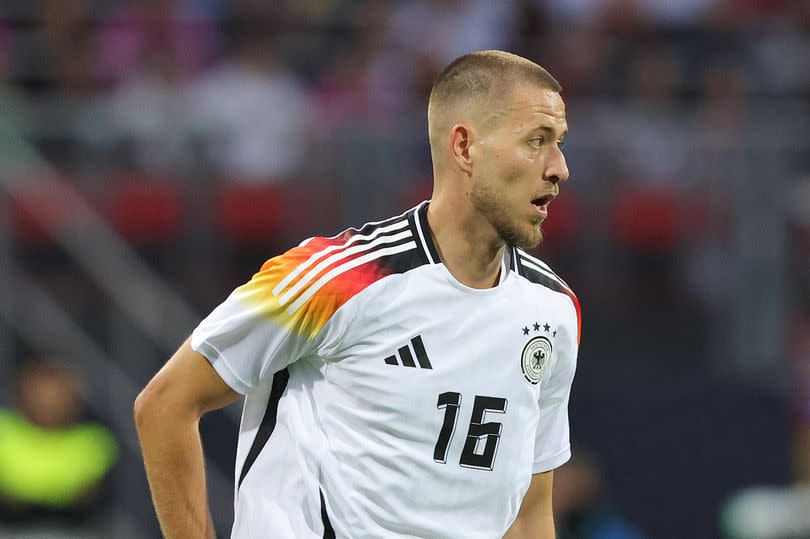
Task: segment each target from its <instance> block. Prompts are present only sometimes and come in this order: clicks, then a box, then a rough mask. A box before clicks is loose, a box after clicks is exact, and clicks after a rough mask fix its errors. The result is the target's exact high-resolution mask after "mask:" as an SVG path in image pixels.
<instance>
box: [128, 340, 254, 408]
mask: <svg viewBox="0 0 810 539" xmlns="http://www.w3.org/2000/svg"><path fill="white" fill-rule="evenodd" d="M239 397H240V395H239V393H237V392H236V391H234V390H233V389H231V387H230V386H229V385H228V384H227V383H225V381H224V380H223V379H222V377H220V375H219V374H218V373H217V371H216V370H214V368H213V367H212V366H211V364H210V363H209V361H208V359H206V358H205V356H203V355H202V354H200V353H199V352H195V351H194V350H193V349H192V348H191V344H190V340H186V342H184V343H183V344H182V345H181V346H180V348H179V349H178V350H177V352H175V354H174V355H173V356H172V357H171V359H169V361H168V362H166V364H165V365H164V366H163V368H161V369H160V371H158V373H157V374H156V375H155V377H154V378H153V379H152V380H151V381H150V382H149V384H148V385H147V386H146V388H145V389H144V390H143V392H142V393H141V395H140V396H139V397H138V400H139V401H140V404H141V405H142V406H146V405H149V406H151V407H154V406H157V407H159V408H162V409H165V410H172V412H173V413H177V414H182V415H187V414H188V415H192V416H197V417H199V416H201V415H202V414H204V413H206V412H209V411H211V410H216V409H218V408H222V407H224V406H227V405H228V404H231V403H232V402H234V401H235V400H237V399H238V398H239ZM136 407H137V405H136Z"/></svg>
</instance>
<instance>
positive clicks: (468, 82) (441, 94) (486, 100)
mask: <svg viewBox="0 0 810 539" xmlns="http://www.w3.org/2000/svg"><path fill="white" fill-rule="evenodd" d="M519 82H527V83H531V84H536V85H538V86H539V87H541V88H546V89H549V90H552V91H554V92H557V93H560V92H561V91H562V86H560V83H559V82H557V79H555V78H554V77H552V76H551V74H550V73H549V72H548V71H546V70H545V69H544V68H543V67H541V66H539V65H538V64H536V63H534V62H532V61H531V60H528V59H526V58H523V57H522V56H518V55H517V54H512V53H509V52H504V51H496V50H488V51H478V52H473V53H470V54H465V55H464V56H461V57H459V58H456V59H455V60H453V61H452V62H451V63H450V65H448V66H447V67H446V68H445V69H444V71H442V72H441V73H440V74H439V76H438V77H436V81H435V82H434V83H433V88H432V89H431V90H430V98H429V99H428V134H429V137H430V146H431V150H432V151H433V152H434V158H435V152H436V151H437V150H438V149H439V148H438V147H436V145H438V144H439V141H438V140H436V137H437V136H438V135H439V133H438V131H440V130H442V128H444V127H448V128H449V127H450V126H449V125H447V126H445V125H444V124H446V123H447V122H448V120H450V121H452V120H451V119H449V118H447V113H448V112H449V111H454V110H456V109H457V107H458V106H459V105H464V104H467V103H473V104H487V105H490V104H491V105H496V104H497V103H499V102H500V101H501V100H503V99H504V98H505V97H508V96H509V92H510V90H511V88H512V87H513V86H514V85H515V84H517V83H519Z"/></svg>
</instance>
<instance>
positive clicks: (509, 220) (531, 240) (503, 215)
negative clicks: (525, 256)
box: [470, 182, 543, 250]
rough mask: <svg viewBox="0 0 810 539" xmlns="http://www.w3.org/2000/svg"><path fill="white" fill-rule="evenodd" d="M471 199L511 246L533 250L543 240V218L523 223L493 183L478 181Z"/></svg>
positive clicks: (471, 193)
mask: <svg viewBox="0 0 810 539" xmlns="http://www.w3.org/2000/svg"><path fill="white" fill-rule="evenodd" d="M470 200H471V201H472V204H473V206H474V207H475V209H476V210H478V212H479V213H480V214H481V215H482V216H484V218H485V219H487V221H489V223H490V224H491V225H492V227H493V228H494V229H495V231H496V232H497V233H498V235H499V236H500V237H501V239H502V240H503V241H504V243H505V244H506V245H508V246H510V247H517V248H519V249H523V250H531V249H534V248H535V247H537V246H538V245H539V244H540V242H542V241H543V230H542V228H541V224H542V222H543V221H542V219H541V218H540V217H536V218H533V219H531V221H530V224H529V225H523V224H521V223H520V222H519V221H518V220H517V219H516V218H515V217H514V215H513V214H512V213H511V212H510V211H509V209H508V208H506V207H505V206H504V204H503V201H502V199H501V197H500V196H499V194H498V192H497V191H496V190H495V189H494V188H493V187H492V185H491V184H489V183H485V182H478V183H477V184H476V186H475V188H473V190H472V191H471V192H470Z"/></svg>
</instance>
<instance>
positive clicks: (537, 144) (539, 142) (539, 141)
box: [529, 137, 545, 148]
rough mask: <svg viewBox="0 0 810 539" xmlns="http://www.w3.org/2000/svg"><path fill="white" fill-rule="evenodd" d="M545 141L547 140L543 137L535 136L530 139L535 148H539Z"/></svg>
mask: <svg viewBox="0 0 810 539" xmlns="http://www.w3.org/2000/svg"><path fill="white" fill-rule="evenodd" d="M543 142H545V139H544V138H543V137H534V138H533V139H531V140H530V141H529V144H531V145H532V146H534V147H535V148H539V147H540V146H542V145H543Z"/></svg>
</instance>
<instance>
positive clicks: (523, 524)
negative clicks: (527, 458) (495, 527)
mask: <svg viewBox="0 0 810 539" xmlns="http://www.w3.org/2000/svg"><path fill="white" fill-rule="evenodd" d="M553 484H554V472H553V471H551V472H544V473H538V474H534V475H532V482H531V483H530V484H529V490H528V491H526V495H525V496H524V497H523V503H522V504H521V506H520V512H519V513H518V516H517V518H516V519H515V522H514V523H513V524H512V526H511V527H510V528H509V532H508V533H507V534H506V535H505V536H504V539H528V538H529V537H532V538H542V539H546V538H548V539H553V538H554V514H553V511H552V504H551V491H552V486H553Z"/></svg>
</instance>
